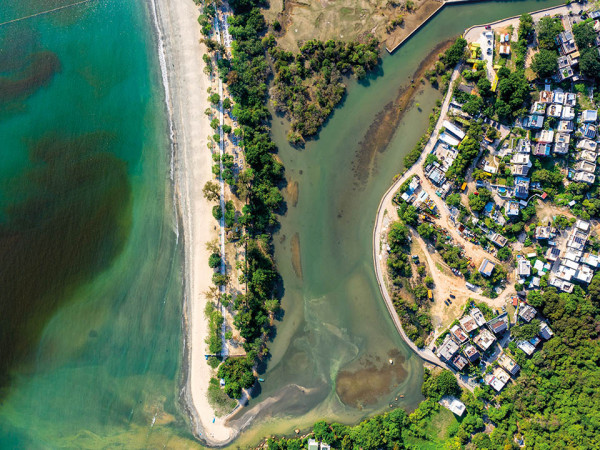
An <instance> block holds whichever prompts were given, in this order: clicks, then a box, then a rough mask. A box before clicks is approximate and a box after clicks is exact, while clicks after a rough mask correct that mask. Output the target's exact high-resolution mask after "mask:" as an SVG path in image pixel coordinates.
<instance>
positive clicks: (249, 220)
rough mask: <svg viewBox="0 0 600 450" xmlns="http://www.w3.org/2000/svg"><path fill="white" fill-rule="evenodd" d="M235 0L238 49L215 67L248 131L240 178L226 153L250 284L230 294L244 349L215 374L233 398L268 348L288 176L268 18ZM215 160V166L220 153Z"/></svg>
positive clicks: (208, 12) (252, 0)
mask: <svg viewBox="0 0 600 450" xmlns="http://www.w3.org/2000/svg"><path fill="white" fill-rule="evenodd" d="M230 5H231V7H232V8H233V11H234V15H233V16H232V17H230V18H229V22H230V28H229V31H230V33H231V35H232V37H233V38H234V39H235V41H234V44H233V56H232V58H231V59H230V60H228V59H225V58H220V59H217V67H218V70H219V76H220V77H221V78H222V80H223V81H224V82H226V83H227V84H228V87H229V92H230V93H231V96H232V98H233V106H232V105H231V102H230V101H229V102H228V103H229V104H228V105H225V102H224V105H223V106H224V107H231V108H232V114H233V115H234V116H235V117H237V120H238V123H239V127H240V128H239V130H235V133H236V136H238V137H243V141H242V146H243V150H244V153H245V159H246V162H247V165H248V167H247V168H246V169H245V170H244V171H243V172H241V173H240V174H239V176H238V177H237V179H236V178H235V177H234V176H233V172H232V167H233V160H232V158H231V157H230V156H229V155H226V156H225V157H224V158H223V160H222V161H221V163H222V164H223V167H224V170H223V174H222V176H223V178H224V180H225V181H226V182H227V183H228V184H229V185H230V186H231V188H232V192H233V193H234V194H235V195H237V196H238V197H239V198H240V199H241V200H243V201H245V203H246V204H245V205H244V207H243V208H242V211H241V215H240V216H239V217H237V222H238V223H239V224H240V225H242V226H243V227H244V229H245V236H244V240H245V243H246V261H245V265H244V266H243V267H242V272H243V275H242V279H241V280H240V281H241V282H245V283H246V285H247V292H246V294H243V295H238V296H237V297H235V299H234V301H233V308H234V310H235V314H234V326H235V327H236V328H237V330H238V331H239V333H240V336H241V337H242V338H243V340H244V344H243V346H244V349H245V350H246V357H242V358H229V359H227V360H226V361H224V362H223V363H221V364H220V366H219V368H218V377H219V378H222V379H224V380H225V388H224V391H225V393H226V394H227V395H228V396H230V397H231V398H239V397H240V395H241V393H242V389H246V388H249V387H251V386H252V385H253V384H254V382H255V376H254V373H253V367H254V365H255V363H256V361H257V359H259V358H262V357H265V356H266V355H267V354H268V349H267V347H266V340H267V338H268V336H269V333H270V330H271V325H270V320H269V317H270V316H271V315H272V314H274V313H275V312H276V311H277V309H278V308H279V300H278V298H277V295H276V289H275V286H276V283H277V282H278V281H279V274H278V273H277V271H276V269H275V265H274V263H273V260H272V248H271V233H272V230H273V228H274V227H275V226H276V225H277V223H278V221H277V217H276V214H277V211H278V209H279V208H280V206H281V204H282V201H283V197H282V195H281V193H280V191H279V188H278V186H279V184H280V182H281V181H282V180H283V166H282V165H281V164H280V163H279V162H277V161H276V160H275V158H274V157H273V153H275V151H276V147H275V144H274V143H273V142H272V140H271V138H270V134H269V127H268V120H269V118H270V116H269V112H268V110H267V108H266V105H265V103H266V98H267V88H266V83H267V77H268V75H269V66H268V64H267V61H266V57H265V52H264V47H263V44H262V41H261V35H262V34H264V32H265V31H266V23H265V20H264V18H263V16H262V14H261V13H260V10H259V9H258V5H259V2H258V1H256V0H239V1H235V0H234V1H232V2H230ZM211 8H212V6H207V7H205V14H204V16H201V18H200V19H199V21H200V23H201V25H202V26H203V31H204V30H206V31H207V32H206V33H205V34H207V35H208V34H210V28H209V23H210V20H211V19H212V16H213V15H214V11H212V9H211ZM205 41H206V42H207V45H208V47H209V48H212V49H214V50H218V49H219V48H220V46H219V45H210V42H208V41H210V40H205ZM213 97H214V98H211V101H212V102H213V103H218V102H219V101H220V99H219V98H218V95H213ZM224 131H231V130H224ZM215 163H216V164H215V166H216V167H218V163H219V158H218V156H217V157H216V158H215ZM215 188H216V186H212V185H211V186H207V187H206V188H205V190H206V192H205V194H206V195H207V198H208V196H210V197H217V198H218V193H217V192H216V189H215ZM225 206H226V207H225V221H226V226H228V227H231V226H233V225H234V224H235V222H236V211H235V208H234V205H233V202H227V203H226V205H225ZM217 209H218V211H215V214H216V215H220V208H218V207H217ZM209 264H210V265H211V267H212V266H215V267H217V265H218V264H220V255H218V254H213V255H211V259H210V261H209ZM217 275H222V274H217ZM224 278H225V279H224V280H220V279H219V280H216V281H217V282H219V283H220V284H222V283H221V281H224V282H226V277H224ZM209 317H210V323H211V327H213V322H214V325H217V324H218V323H219V322H218V321H217V320H213V319H214V318H215V317H214V314H211V315H210V316H209ZM217 319H218V318H217ZM221 323H222V322H221ZM213 341H214V342H213ZM210 344H211V345H210V346H211V351H212V349H215V350H216V348H217V340H216V339H212V338H211V342H210Z"/></svg>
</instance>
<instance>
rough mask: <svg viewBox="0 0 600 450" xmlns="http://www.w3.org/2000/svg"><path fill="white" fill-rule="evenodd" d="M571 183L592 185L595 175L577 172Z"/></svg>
mask: <svg viewBox="0 0 600 450" xmlns="http://www.w3.org/2000/svg"><path fill="white" fill-rule="evenodd" d="M573 181H577V182H582V183H588V184H594V181H596V175H595V174H593V173H589V172H577V173H576V174H575V175H574V176H573Z"/></svg>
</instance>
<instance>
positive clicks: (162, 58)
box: [150, 0, 179, 243]
mask: <svg viewBox="0 0 600 450" xmlns="http://www.w3.org/2000/svg"><path fill="white" fill-rule="evenodd" d="M150 6H151V8H150V10H151V11H152V19H153V22H154V28H155V29H156V36H157V45H156V46H157V51H158V61H159V66H160V73H161V79H162V84H163V90H164V92H165V105H166V107H167V119H168V123H169V142H170V150H171V155H170V171H169V177H170V179H171V181H172V182H173V181H174V177H175V145H176V142H175V126H174V119H173V105H172V103H171V85H170V83H169V76H168V74H167V57H166V53H165V41H164V37H163V32H162V30H161V28H160V23H159V20H158V13H157V6H156V0H151V1H150ZM173 212H174V214H175V217H177V195H176V190H175V189H173ZM173 231H174V232H175V236H176V243H179V221H178V220H175V229H174V230H173Z"/></svg>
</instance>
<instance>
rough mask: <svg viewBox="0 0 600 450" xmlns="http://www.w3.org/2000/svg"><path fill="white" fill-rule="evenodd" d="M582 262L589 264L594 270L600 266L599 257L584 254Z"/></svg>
mask: <svg viewBox="0 0 600 450" xmlns="http://www.w3.org/2000/svg"><path fill="white" fill-rule="evenodd" d="M581 262H582V263H584V264H587V265H588V266H590V267H593V268H594V269H597V268H598V266H599V265H600V258H598V255H593V254H591V253H584V254H583V257H582V258H581Z"/></svg>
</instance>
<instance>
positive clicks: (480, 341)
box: [473, 328, 496, 352]
mask: <svg viewBox="0 0 600 450" xmlns="http://www.w3.org/2000/svg"><path fill="white" fill-rule="evenodd" d="M495 341H496V338H495V337H494V335H493V334H492V333H491V332H490V331H489V330H486V329H485V328H482V329H481V330H479V334H478V335H477V336H475V338H473V343H474V344H475V345H476V346H477V347H479V348H480V349H481V351H483V352H485V351H486V350H487V349H488V348H490V347H491V346H492V344H493V343H494V342H495Z"/></svg>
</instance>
